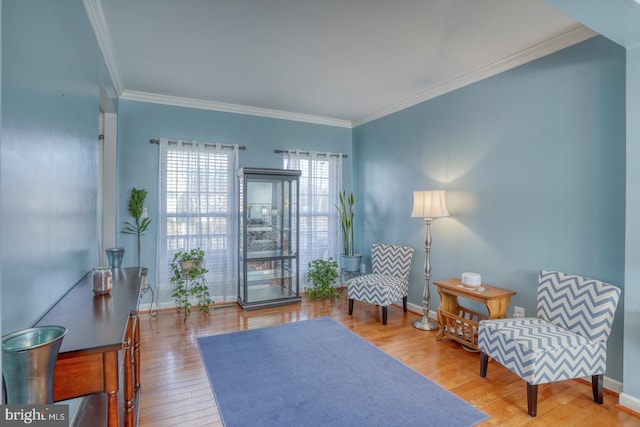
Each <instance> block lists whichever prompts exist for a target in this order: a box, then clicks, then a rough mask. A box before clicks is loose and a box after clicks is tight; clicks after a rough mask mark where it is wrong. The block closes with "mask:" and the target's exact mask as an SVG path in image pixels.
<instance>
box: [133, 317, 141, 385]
mask: <svg viewBox="0 0 640 427" xmlns="http://www.w3.org/2000/svg"><path fill="white" fill-rule="evenodd" d="M133 369H134V376H135V381H136V382H135V385H134V388H135V389H136V390H138V389H139V388H140V316H139V315H138V312H136V314H135V327H134V328H133Z"/></svg>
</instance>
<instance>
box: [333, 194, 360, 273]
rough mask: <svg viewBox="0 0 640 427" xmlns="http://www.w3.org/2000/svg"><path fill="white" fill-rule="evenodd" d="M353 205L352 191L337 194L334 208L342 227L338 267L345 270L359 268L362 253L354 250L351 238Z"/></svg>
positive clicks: (349, 270)
mask: <svg viewBox="0 0 640 427" xmlns="http://www.w3.org/2000/svg"><path fill="white" fill-rule="evenodd" d="M354 205H355V198H354V197H353V192H352V193H349V195H348V196H347V193H346V191H344V190H343V191H341V192H340V196H339V203H338V204H337V205H336V209H338V212H339V213H340V225H341V227H342V243H343V245H344V252H343V253H342V255H340V267H341V268H342V270H343V271H346V272H350V273H353V272H356V271H358V270H359V269H360V262H361V261H362V255H360V254H356V253H354V252H355V241H354V239H353V217H354V212H353V206H354Z"/></svg>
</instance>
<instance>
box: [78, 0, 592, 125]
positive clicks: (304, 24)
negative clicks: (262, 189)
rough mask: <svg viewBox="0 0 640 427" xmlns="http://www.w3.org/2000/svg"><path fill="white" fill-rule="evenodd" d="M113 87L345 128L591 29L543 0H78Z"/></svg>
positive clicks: (124, 94)
mask: <svg viewBox="0 0 640 427" xmlns="http://www.w3.org/2000/svg"><path fill="white" fill-rule="evenodd" d="M84 2H85V7H86V9H87V13H88V15H89V18H90V21H91V23H92V25H93V28H94V31H95V32H96V35H97V38H98V41H99V43H100V46H101V48H102V50H103V53H104V55H105V59H106V62H107V66H108V68H109V71H110V73H111V75H112V78H113V80H114V83H115V85H116V89H117V91H118V94H119V96H120V97H121V98H123V99H136V100H143V101H150V102H160V103H167V104H174V105H182V106H188V107H198V108H208V109H214V110H223V111H236V112H242V113H247V114H256V115H263V116H271V117H281V118H289V119H293V120H302V121H308V122H317V123H324V124H331V125H336V126H345V127H351V126H356V125H359V124H362V123H366V122H368V121H371V120H374V119H376V118H378V117H382V116H384V115H387V114H390V113H392V112H395V111H398V110H400V109H403V108H406V107H408V106H410V105H414V104H416V103H418V102H422V101H424V100H427V99H430V98H433V97H435V96H438V95H440V94H442V93H445V92H448V91H450V90H454V89H456V88H459V87H462V86H464V85H466V84H469V83H472V82H474V81H477V80H480V79H482V78H486V77H488V76H491V75H494V74H497V73H499V72H502V71H504V70H507V69H509V68H513V67H515V66H518V65H520V64H522V63H525V62H528V61H530V60H533V59H536V58H538V57H541V56H544V55H547V54H549V53H552V52H554V51H557V50H559V49H562V48H564V47H567V46H570V45H572V44H575V43H577V42H580V41H582V40H585V39H587V38H589V37H592V36H593V35H594V34H595V33H594V32H592V31H591V30H589V29H587V28H585V27H583V26H582V25H579V24H577V23H576V22H575V21H573V20H572V19H569V18H568V17H567V16H566V15H563V14H562V13H560V12H558V11H556V10H555V9H553V8H552V7H551V6H549V5H548V4H547V3H545V2H544V1H543V0H482V1H478V0H393V1H392V0H180V1H176V0H135V1H133V0H84Z"/></svg>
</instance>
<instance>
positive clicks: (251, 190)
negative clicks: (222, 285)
mask: <svg viewBox="0 0 640 427" xmlns="http://www.w3.org/2000/svg"><path fill="white" fill-rule="evenodd" d="M299 174H300V172H299V171H289V170H276V169H253V168H251V169H248V168H244V169H242V170H241V171H240V172H239V176H240V179H241V181H240V201H241V206H240V217H241V219H240V263H241V265H240V280H239V283H238V301H239V303H240V304H241V305H242V306H243V307H244V308H245V309H249V308H259V307H265V306H270V305H278V304H281V303H288V302H292V301H293V302H296V301H299V300H300V292H299V286H298V254H297V248H298V236H297V230H298V177H299Z"/></svg>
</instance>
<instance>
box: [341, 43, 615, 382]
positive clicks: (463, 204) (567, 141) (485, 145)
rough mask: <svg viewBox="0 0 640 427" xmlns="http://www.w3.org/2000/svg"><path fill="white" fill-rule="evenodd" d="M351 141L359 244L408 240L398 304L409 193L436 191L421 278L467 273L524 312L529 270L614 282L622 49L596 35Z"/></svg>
mask: <svg viewBox="0 0 640 427" xmlns="http://www.w3.org/2000/svg"><path fill="white" fill-rule="evenodd" d="M353 150H354V158H355V159H357V161H356V163H355V167H354V183H355V189H356V194H357V199H358V200H360V201H361V203H360V206H359V208H360V209H361V212H362V213H361V214H360V216H359V218H358V220H359V221H360V224H359V226H360V233H358V234H359V235H360V236H363V239H361V241H360V250H361V251H363V252H365V253H367V252H368V249H367V248H368V247H369V246H370V245H371V243H373V242H375V241H384V242H389V243H403V244H408V245H410V246H413V247H414V248H416V249H417V252H416V257H415V261H414V264H413V268H412V271H411V276H410V281H411V282H410V294H409V300H410V302H412V303H414V304H416V305H419V306H421V305H422V303H421V300H422V291H423V289H424V270H423V268H422V266H423V265H424V250H422V248H424V233H425V224H424V221H423V220H422V219H419V218H411V208H412V203H413V202H412V197H413V195H412V192H413V191H414V190H427V189H444V190H447V203H448V205H449V210H450V214H451V217H450V218H442V219H438V220H436V221H435V222H434V223H433V225H432V234H433V248H432V253H431V255H432V256H431V262H432V271H431V273H432V279H433V280H438V279H445V278H450V277H460V275H461V274H462V273H463V272H465V271H474V272H478V273H480V274H481V275H482V279H483V282H484V283H488V284H493V285H495V286H500V287H505V288H509V289H513V290H515V291H516V292H517V295H516V296H515V297H513V298H512V300H511V303H512V305H511V306H513V305H514V304H515V305H519V306H523V307H525V309H526V313H527V314H528V315H531V316H533V315H535V302H536V294H535V293H536V285H537V273H538V271H539V270H541V269H558V270H561V271H565V272H568V273H577V274H582V275H586V276H590V277H594V278H598V279H602V280H606V281H610V282H612V283H614V284H617V285H619V286H622V285H623V281H624V242H625V227H624V218H625V215H624V210H625V52H624V49H622V48H621V47H619V46H618V45H615V44H614V43H612V42H609V41H608V40H606V39H605V38H603V37H597V38H594V39H590V40H588V41H586V42H583V43H581V44H579V45H576V46H573V47H571V48H568V49H565V50H562V51H560V52H558V53H556V54H553V55H550V56H547V57H545V58H542V59H539V60H537V61H534V62H532V63H529V64H526V65H523V66H521V67H519V68H517V69H514V70H511V71H508V72H506V73H503V74H500V75H498V76H495V77H492V78H489V79H486V80H483V81H481V82H478V83H476V84H473V85H471V86H467V87H465V88H462V89H459V90H457V91H454V92H452V93H449V94H446V95H443V96H440V97H438V98H435V99H433V100H430V101H428V102H425V103H422V104H420V105H417V106H414V107H412V108H409V109H406V110H404V111H400V112H398V113H395V114H393V115H390V116H387V117H384V118H381V119H379V120H376V121H374V122H371V123H368V124H365V125H363V126H360V127H358V128H356V129H355V130H354V149H353ZM431 294H432V299H431V307H430V308H431V309H432V310H435V309H436V308H437V306H438V304H439V296H438V295H437V293H436V292H435V290H434V288H433V287H432V292H431ZM617 313H618V314H617V318H616V321H615V326H614V331H613V333H612V337H611V339H610V341H609V363H608V371H607V376H609V377H611V378H614V379H617V380H622V332H623V328H622V326H623V315H622V313H623V308H622V302H621V304H620V307H619V308H618V312H617Z"/></svg>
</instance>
